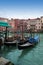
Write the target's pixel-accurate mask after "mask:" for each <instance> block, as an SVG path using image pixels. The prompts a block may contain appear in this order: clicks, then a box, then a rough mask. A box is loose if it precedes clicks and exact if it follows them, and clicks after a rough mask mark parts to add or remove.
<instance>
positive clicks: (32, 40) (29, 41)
mask: <svg viewBox="0 0 43 65" xmlns="http://www.w3.org/2000/svg"><path fill="white" fill-rule="evenodd" d="M38 42H39V36H34V38H32V37H29V38H28V39H27V40H26V41H24V42H19V43H18V49H25V48H28V47H33V46H34V45H36V44H37V43H38Z"/></svg>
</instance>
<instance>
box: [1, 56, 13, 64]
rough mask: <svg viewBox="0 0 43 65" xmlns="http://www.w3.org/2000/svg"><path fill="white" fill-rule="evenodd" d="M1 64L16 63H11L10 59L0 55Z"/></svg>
mask: <svg viewBox="0 0 43 65" xmlns="http://www.w3.org/2000/svg"><path fill="white" fill-rule="evenodd" d="M0 65H14V64H13V63H11V62H10V61H9V60H8V59H5V58H3V57H0Z"/></svg>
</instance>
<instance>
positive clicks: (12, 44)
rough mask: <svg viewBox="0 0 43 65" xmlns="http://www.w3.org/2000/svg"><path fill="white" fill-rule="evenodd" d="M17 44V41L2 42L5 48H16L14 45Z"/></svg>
mask: <svg viewBox="0 0 43 65" xmlns="http://www.w3.org/2000/svg"><path fill="white" fill-rule="evenodd" d="M17 43H18V41H17V40H14V41H12V42H11V41H8V42H7V41H5V42H4V44H5V45H6V46H16V44H17Z"/></svg>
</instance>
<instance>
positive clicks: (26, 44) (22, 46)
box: [18, 42, 33, 50]
mask: <svg viewBox="0 0 43 65" xmlns="http://www.w3.org/2000/svg"><path fill="white" fill-rule="evenodd" d="M32 46H33V44H30V43H29V42H27V43H25V44H21V45H20V44H18V49H19V50H20V49H26V48H28V47H32Z"/></svg>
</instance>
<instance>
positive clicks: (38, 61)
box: [0, 34, 43, 65]
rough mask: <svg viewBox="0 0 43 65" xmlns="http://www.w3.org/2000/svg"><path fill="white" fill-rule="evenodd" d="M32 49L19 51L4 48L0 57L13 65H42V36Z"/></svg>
mask: <svg viewBox="0 0 43 65" xmlns="http://www.w3.org/2000/svg"><path fill="white" fill-rule="evenodd" d="M39 35H40V42H39V43H38V44H37V45H36V46H35V47H34V48H28V49H24V50H19V49H18V48H17V47H15V46H13V47H6V46H5V47H4V49H3V48H2V49H1V50H0V56H2V57H4V58H7V59H9V60H10V61H11V62H12V63H14V64H15V65H43V34H39Z"/></svg>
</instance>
